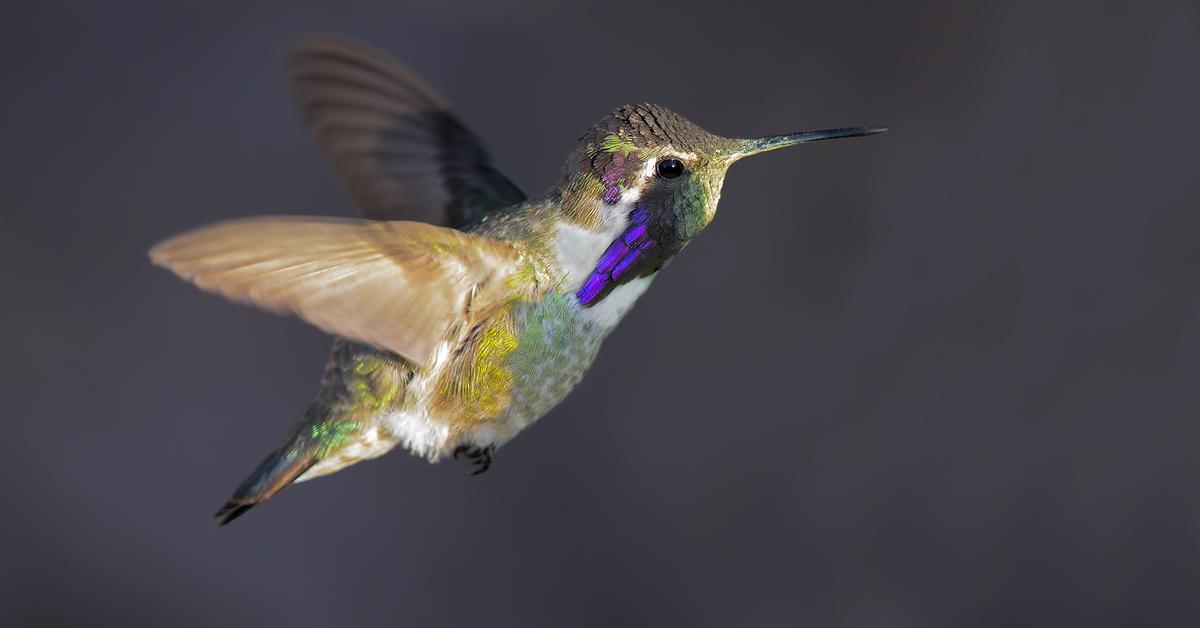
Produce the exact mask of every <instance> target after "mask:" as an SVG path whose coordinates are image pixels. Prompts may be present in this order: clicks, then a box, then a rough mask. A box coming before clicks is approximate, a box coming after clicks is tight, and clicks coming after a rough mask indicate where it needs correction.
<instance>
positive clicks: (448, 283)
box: [150, 217, 522, 365]
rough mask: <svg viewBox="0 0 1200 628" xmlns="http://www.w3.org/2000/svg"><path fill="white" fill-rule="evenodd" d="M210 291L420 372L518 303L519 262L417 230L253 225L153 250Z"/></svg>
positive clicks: (486, 243) (447, 232)
mask: <svg viewBox="0 0 1200 628" xmlns="http://www.w3.org/2000/svg"><path fill="white" fill-rule="evenodd" d="M150 258H151V259H152V260H153V261H154V263H155V264H157V265H159V266H164V267H166V268H168V269H170V270H171V271H172V272H174V273H175V274H177V275H179V276H180V277H182V278H184V279H187V280H188V281H191V282H193V283H195V284H196V285H197V286H199V287H200V288H202V289H204V290H207V291H209V292H215V293H218V294H221V295H223V296H225V297H227V298H229V299H232V300H234V301H239V302H244V303H250V304H252V305H256V306H259V307H261V308H264V309H267V310H271V311H273V312H278V313H289V314H295V315H297V316H299V317H300V318H302V319H304V320H306V321H308V322H309V323H312V324H313V325H316V326H317V327H319V328H321V329H323V330H325V331H327V332H329V333H332V334H336V335H339V336H345V337H347V338H350V339H353V340H358V341H361V342H365V343H367V344H370V345H373V346H375V347H379V348H382V349H387V350H390V351H394V352H396V353H398V354H400V355H401V356H403V357H405V358H407V359H409V360H411V361H412V362H414V363H416V364H418V365H425V364H428V363H429V359H430V357H431V354H432V353H433V351H434V349H435V348H436V347H437V345H438V344H439V343H440V342H441V341H442V340H443V339H445V338H446V337H447V335H448V334H450V333H451V330H452V328H453V327H455V326H456V325H462V324H466V323H469V321H471V320H475V319H478V318H480V317H483V316H486V315H487V313H488V312H489V311H490V310H491V309H492V308H494V307H497V306H499V305H501V304H503V303H505V302H507V300H508V299H510V298H511V297H512V296H513V289H512V288H511V283H510V282H509V281H508V280H509V278H510V276H511V275H512V273H513V272H514V271H515V270H516V269H517V268H518V267H519V266H520V265H521V263H522V261H521V260H522V258H521V255H520V254H519V253H518V252H517V251H516V250H514V249H513V248H512V247H511V246H510V245H508V244H507V243H505V242H501V241H499V240H493V239H490V238H485V237H481V236H476V235H472V234H468V233H463V232H460V231H455V230H453V229H447V228H444V227H435V226H433V225H427V224H423V223H417V222H404V221H395V222H376V221H367V220H353V219H313V218H299V217H277V218H276V217H267V218H247V219H242V220H233V221H229V222H224V223H219V224H216V225H212V226H208V227H202V228H199V229H196V230H194V231H189V232H186V233H184V234H182V235H179V236H176V237H174V238H171V239H169V240H166V241H165V242H162V243H160V244H158V245H157V246H155V247H154V248H153V249H151V251H150Z"/></svg>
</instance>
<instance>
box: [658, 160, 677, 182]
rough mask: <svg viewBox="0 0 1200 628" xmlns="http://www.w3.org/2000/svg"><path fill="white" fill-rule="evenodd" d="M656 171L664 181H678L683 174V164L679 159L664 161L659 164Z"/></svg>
mask: <svg viewBox="0 0 1200 628" xmlns="http://www.w3.org/2000/svg"><path fill="white" fill-rule="evenodd" d="M654 171H655V172H656V173H658V176H660V177H662V178H664V179H677V178H679V175H681V174H683V163H682V162H680V161H679V160H678V159H664V160H662V161H660V162H658V165H657V166H655V169H654Z"/></svg>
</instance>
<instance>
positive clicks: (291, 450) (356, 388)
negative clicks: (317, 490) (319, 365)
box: [214, 339, 413, 525]
mask: <svg viewBox="0 0 1200 628" xmlns="http://www.w3.org/2000/svg"><path fill="white" fill-rule="evenodd" d="M412 372H413V371H412V367H411V366H410V365H409V364H407V363H406V362H404V361H403V360H402V359H401V358H400V357H399V356H397V355H395V354H393V353H388V352H384V351H380V350H378V349H374V348H372V347H369V346H367V345H363V344H359V343H355V342H350V341H347V340H345V339H338V340H337V341H336V342H335V343H334V345H333V355H332V356H331V358H330V361H329V364H328V365H326V367H325V375H324V377H323V378H322V380H321V391H320V393H319V394H318V395H317V399H316V401H314V402H313V404H312V405H311V406H309V408H308V412H307V413H306V414H305V416H304V420H302V421H300V424H299V425H297V426H296V427H295V429H293V430H292V433H291V434H290V435H289V436H288V438H287V440H285V441H284V444H283V446H282V447H280V448H279V449H276V450H275V451H274V452H272V453H271V455H269V456H267V458H266V460H263V461H262V462H261V463H260V464H259V465H258V467H257V468H256V469H254V472H252V473H251V474H250V475H249V476H248V477H247V478H246V479H245V480H243V481H242V484H241V485H240V486H238V488H237V490H236V491H234V492H233V496H232V497H230V498H229V500H228V501H226V502H225V505H224V506H221V509H220V510H218V511H217V513H216V515H214V517H215V518H216V520H217V523H218V524H219V525H225V524H227V523H229V522H230V521H233V520H234V519H237V518H238V517H240V516H242V515H244V514H246V511H248V510H250V509H251V508H253V507H255V506H257V505H258V504H261V503H263V502H265V501H267V500H268V499H270V498H271V497H272V496H273V495H275V494H276V493H278V492H279V491H282V490H283V489H284V488H285V487H287V485H289V484H291V483H292V482H295V481H296V480H297V479H301V477H302V476H304V474H305V472H306V471H309V470H310V469H312V471H313V473H312V474H310V475H309V476H304V479H308V477H316V476H318V475H325V474H327V473H332V472H334V471H337V470H338V469H340V468H342V467H345V466H346V465H349V464H353V463H354V462H357V461H359V460H364V459H367V458H373V457H375V456H379V455H381V454H383V453H384V452H386V451H387V450H389V449H391V448H392V446H393V445H394V444H395V440H391V439H380V438H377V437H376V436H377V434H378V430H376V429H373V428H374V427H375V422H376V421H378V420H379V417H381V416H384V415H385V413H386V412H387V411H388V410H390V409H391V408H392V407H394V406H396V405H397V404H399V403H400V402H402V401H403V399H404V391H405V386H406V385H407V382H408V380H409V378H410V377H411V376H412ZM368 434H369V435H370V436H371V438H370V444H369V445H364V443H363V439H364V437H365V435H368ZM314 465H319V466H317V467H316V468H313V467H314Z"/></svg>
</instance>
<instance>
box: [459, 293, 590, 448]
mask: <svg viewBox="0 0 1200 628" xmlns="http://www.w3.org/2000/svg"><path fill="white" fill-rule="evenodd" d="M514 328H515V329H514V331H515V336H516V345H515V348H514V349H513V351H512V352H511V353H510V354H509V355H508V357H507V360H506V362H505V368H506V370H507V371H508V372H509V373H510V374H511V382H512V383H511V386H510V387H509V388H508V390H507V394H506V397H507V398H506V399H505V400H504V401H505V403H504V404H503V406H502V408H501V409H500V410H499V411H498V412H497V413H496V414H495V415H493V416H492V417H489V418H487V419H485V420H483V421H479V422H478V423H477V424H476V425H474V426H473V429H470V430H468V432H467V433H465V434H464V436H465V437H466V438H464V441H469V442H471V443H472V444H476V445H480V446H487V445H499V444H502V443H504V442H506V441H507V440H509V439H511V438H512V437H513V436H516V434H517V433H518V432H520V431H521V430H522V429H524V428H525V427H527V426H528V425H529V424H530V423H533V422H534V421H536V420H537V419H539V418H541V417H542V416H543V415H545V414H546V413H547V412H549V411H550V409H551V408H553V407H554V406H555V405H557V404H558V403H559V402H560V401H562V400H563V399H564V398H565V397H566V396H567V394H568V393H570V392H571V389H573V388H574V387H575V385H576V384H578V383H579V381H580V380H581V379H583V376H584V374H585V373H586V372H587V369H588V367H590V366H591V364H592V362H593V361H594V360H595V359H596V354H597V352H598V351H599V350H600V344H601V342H603V340H604V337H605V336H606V335H607V333H608V329H606V328H604V327H602V326H598V325H596V324H595V322H594V321H592V320H589V318H588V317H587V316H582V315H581V308H580V307H579V305H578V303H577V302H576V300H575V298H574V296H573V295H568V294H553V295H547V297H546V298H544V299H543V300H542V301H540V302H538V303H529V304H523V305H521V306H518V307H517V309H516V311H515V312H514Z"/></svg>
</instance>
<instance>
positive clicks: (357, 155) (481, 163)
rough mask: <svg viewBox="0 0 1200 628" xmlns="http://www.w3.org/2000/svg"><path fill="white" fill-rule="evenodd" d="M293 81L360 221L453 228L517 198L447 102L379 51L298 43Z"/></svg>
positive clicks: (331, 42)
mask: <svg viewBox="0 0 1200 628" xmlns="http://www.w3.org/2000/svg"><path fill="white" fill-rule="evenodd" d="M292 83H293V85H294V87H295V92H296V96H297V98H298V100H299V101H300V109H301V111H302V113H303V114H304V118H305V120H306V121H307V123H308V127H309V130H310V131H311V132H312V134H313V136H314V137H315V138H316V139H317V142H318V143H319V144H320V146H321V149H322V150H323V151H324V152H325V155H326V157H327V158H328V159H329V161H330V163H331V164H332V165H333V168H334V171H335V172H337V175H338V178H339V179H340V180H341V182H342V186H343V187H344V188H345V189H346V191H347V193H348V194H349V195H350V197H351V200H353V201H354V203H355V205H357V206H358V208H359V210H360V211H362V213H363V215H365V216H367V217H368V218H375V219H397V218H403V219H410V220H421V221H423V222H429V223H432V224H440V225H446V226H450V227H455V228H460V227H463V226H465V225H467V224H469V223H471V222H473V221H475V220H477V219H479V218H480V217H482V216H484V215H485V214H487V213H488V212H491V211H495V210H497V209H501V208H504V207H508V206H511V205H515V204H517V203H520V202H521V201H523V200H525V195H524V194H523V193H522V192H521V190H520V189H518V188H517V187H516V186H515V185H513V183H512V182H511V181H509V180H508V179H507V178H505V177H504V175H502V174H500V173H499V172H498V171H496V169H495V168H494V167H492V162H491V158H490V157H489V156H488V154H487V152H486V151H485V150H484V148H483V146H482V143H481V142H480V141H479V138H478V137H476V136H475V134H474V133H472V132H471V131H470V130H469V129H468V128H467V127H466V126H465V125H463V123H462V122H461V121H460V120H459V119H458V117H457V116H455V115H454V113H453V112H452V111H451V110H450V108H449V106H448V105H447V104H446V102H445V101H444V100H442V98H441V97H440V96H438V95H437V93H436V92H434V91H433V90H432V89H431V88H430V87H429V86H428V85H426V84H425V83H424V82H423V81H421V79H419V78H418V77H417V76H416V75H415V74H413V73H412V72H411V71H409V70H408V69H406V68H405V67H404V66H402V65H400V64H399V63H397V62H396V61H395V60H393V59H392V58H391V57H389V56H388V55H386V54H384V53H383V52H380V51H378V50H375V49H373V48H369V47H366V46H362V45H360V44H355V43H352V42H347V41H343V40H339V39H334V38H330V37H319V38H311V39H307V40H304V41H303V42H301V43H300V45H299V46H298V47H297V49H296V52H295V54H294V55H293V58H292Z"/></svg>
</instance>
